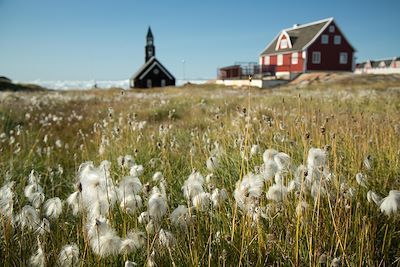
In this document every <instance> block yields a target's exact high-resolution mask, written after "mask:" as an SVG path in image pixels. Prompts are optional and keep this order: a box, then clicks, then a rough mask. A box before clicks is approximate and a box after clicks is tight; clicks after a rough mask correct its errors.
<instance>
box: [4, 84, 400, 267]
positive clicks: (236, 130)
mask: <svg viewBox="0 0 400 267" xmlns="http://www.w3.org/2000/svg"><path fill="white" fill-rule="evenodd" d="M399 110H400V77H399V76H356V77H353V76H351V77H350V76H346V77H345V78H343V79H339V80H334V81H330V82H329V81H316V82H314V83H309V84H303V85H301V84H297V85H289V86H285V87H282V88H278V89H269V90H266V89H263V90H260V89H257V88H252V87H250V86H249V87H243V88H225V87H221V86H216V85H201V86H199V85H187V86H184V87H181V88H167V89H154V90H148V91H146V90H120V89H110V90H88V91H79V90H76V91H66V92H60V91H49V92H41V91H39V92H1V93H0V145H1V152H0V187H1V188H0V209H1V217H0V219H1V225H0V233H1V241H0V258H1V262H2V264H1V265H2V266H136V265H137V266H400V223H399V222H400V214H399V213H400V191H398V190H400V112H399Z"/></svg>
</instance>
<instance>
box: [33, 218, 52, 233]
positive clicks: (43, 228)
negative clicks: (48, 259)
mask: <svg viewBox="0 0 400 267" xmlns="http://www.w3.org/2000/svg"><path fill="white" fill-rule="evenodd" d="M35 232H36V233H38V234H39V235H45V234H49V233H50V222H49V220H48V219H47V218H43V219H42V222H41V223H40V225H39V226H38V228H37V229H36V231H35Z"/></svg>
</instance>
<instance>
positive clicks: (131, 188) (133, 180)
mask: <svg viewBox="0 0 400 267" xmlns="http://www.w3.org/2000/svg"><path fill="white" fill-rule="evenodd" d="M142 188H143V186H142V182H141V181H140V180H139V178H137V177H134V176H125V177H124V178H122V180H121V182H120V183H119V186H118V197H119V198H120V199H123V198H124V196H127V195H131V194H139V193H140V192H141V191H142Z"/></svg>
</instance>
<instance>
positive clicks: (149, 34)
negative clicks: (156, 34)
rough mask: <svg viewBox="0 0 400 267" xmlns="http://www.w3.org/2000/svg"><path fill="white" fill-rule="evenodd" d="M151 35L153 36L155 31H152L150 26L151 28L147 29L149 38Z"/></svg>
mask: <svg viewBox="0 0 400 267" xmlns="http://www.w3.org/2000/svg"><path fill="white" fill-rule="evenodd" d="M149 37H151V38H153V33H152V32H151V28H150V26H149V30H148V31H147V38H149Z"/></svg>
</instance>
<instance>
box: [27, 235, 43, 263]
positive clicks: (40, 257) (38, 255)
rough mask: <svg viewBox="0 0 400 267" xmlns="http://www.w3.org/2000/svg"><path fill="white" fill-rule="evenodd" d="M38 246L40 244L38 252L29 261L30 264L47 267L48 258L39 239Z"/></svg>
mask: <svg viewBox="0 0 400 267" xmlns="http://www.w3.org/2000/svg"><path fill="white" fill-rule="evenodd" d="M37 244H38V248H37V250H36V252H35V253H34V254H33V255H32V256H31V258H30V259H29V262H30V264H31V266H34V267H44V266H46V256H45V255H44V251H43V248H42V244H41V242H40V240H39V238H38V239H37Z"/></svg>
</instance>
